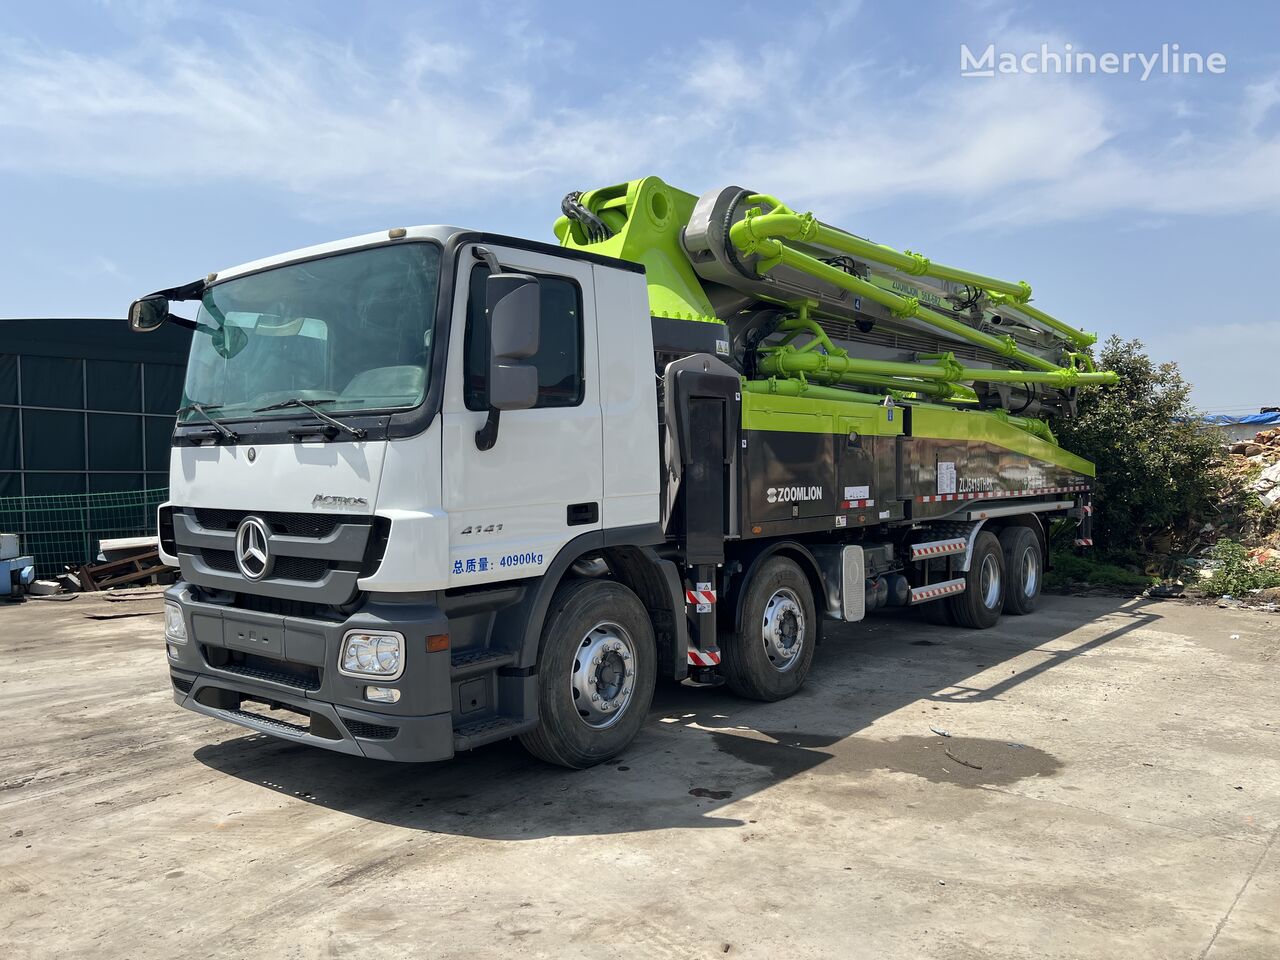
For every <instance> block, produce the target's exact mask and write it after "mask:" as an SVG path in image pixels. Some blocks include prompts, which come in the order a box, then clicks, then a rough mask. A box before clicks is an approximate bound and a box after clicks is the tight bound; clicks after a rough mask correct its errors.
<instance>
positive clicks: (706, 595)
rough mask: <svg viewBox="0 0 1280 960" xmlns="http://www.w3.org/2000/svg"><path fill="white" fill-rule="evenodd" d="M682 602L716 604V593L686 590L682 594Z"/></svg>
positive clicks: (712, 591)
mask: <svg viewBox="0 0 1280 960" xmlns="http://www.w3.org/2000/svg"><path fill="white" fill-rule="evenodd" d="M684 602H685V603H693V604H712V603H715V602H716V592H715V591H714V590H686V591H685V592H684Z"/></svg>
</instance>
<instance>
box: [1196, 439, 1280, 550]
mask: <svg viewBox="0 0 1280 960" xmlns="http://www.w3.org/2000/svg"><path fill="white" fill-rule="evenodd" d="M1225 452H1226V454H1227V455H1226V457H1225V458H1224V462H1223V465H1222V495H1221V497H1220V499H1219V504H1218V516H1216V517H1214V518H1212V519H1211V521H1210V523H1207V524H1206V525H1205V529H1204V530H1203V531H1202V533H1203V534H1207V535H1208V536H1206V537H1205V538H1204V539H1206V540H1217V539H1220V538H1222V537H1226V538H1229V539H1231V540H1235V541H1237V542H1238V543H1243V544H1244V545H1245V546H1247V547H1249V548H1250V550H1251V552H1253V553H1254V554H1255V555H1256V556H1257V558H1258V559H1260V560H1264V561H1265V560H1267V559H1280V429H1275V430H1263V431H1262V432H1260V433H1258V434H1255V435H1254V438H1253V439H1252V440H1239V441H1236V442H1234V443H1231V444H1228V445H1227V447H1226V451H1225Z"/></svg>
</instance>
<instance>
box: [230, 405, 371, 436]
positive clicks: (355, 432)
mask: <svg viewBox="0 0 1280 960" xmlns="http://www.w3.org/2000/svg"><path fill="white" fill-rule="evenodd" d="M334 402H335V401H333V400H303V399H302V398H301V397H290V398H289V399H288V400H281V401H280V402H279V403H269V404H267V405H266V406H265V407H259V408H258V409H257V410H255V411H253V412H254V413H266V412H267V411H268V410H284V409H286V408H288V407H302V408H303V409H304V410H309V411H310V412H311V413H313V414H315V417H316V419H317V420H321V421H323V422H324V423H327V424H329V426H331V427H337V428H338V429H339V430H345V431H346V432H347V433H349V434H351V436H353V437H355V438H356V439H357V440H363V439H364V438H365V433H366V431H365V430H364V429H363V428H361V427H353V426H350V425H349V424H345V423H343V422H342V421H341V420H338V419H335V418H334V417H331V416H329V415H328V414H327V413H325V412H324V411H323V410H317V409H316V408H315V407H314V406H312V404H316V403H334Z"/></svg>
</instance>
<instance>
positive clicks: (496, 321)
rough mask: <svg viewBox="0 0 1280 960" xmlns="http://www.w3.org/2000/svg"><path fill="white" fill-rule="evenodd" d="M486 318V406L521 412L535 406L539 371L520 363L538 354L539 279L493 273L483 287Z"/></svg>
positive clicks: (539, 333)
mask: <svg viewBox="0 0 1280 960" xmlns="http://www.w3.org/2000/svg"><path fill="white" fill-rule="evenodd" d="M485 307H486V312H487V313H488V315H489V406H490V407H491V408H492V409H494V410H524V409H527V408H529V407H532V406H533V405H534V404H535V403H537V402H538V369H537V367H535V366H533V365H532V364H528V363H521V362H520V361H522V360H527V359H528V358H529V357H531V356H533V355H534V354H535V353H537V352H538V344H539V342H540V340H541V331H542V315H541V310H542V296H541V291H540V289H539V285H538V278H537V277H531V276H529V275H528V274H524V273H495V274H492V275H491V276H490V277H489V279H488V280H487V281H486V283H485Z"/></svg>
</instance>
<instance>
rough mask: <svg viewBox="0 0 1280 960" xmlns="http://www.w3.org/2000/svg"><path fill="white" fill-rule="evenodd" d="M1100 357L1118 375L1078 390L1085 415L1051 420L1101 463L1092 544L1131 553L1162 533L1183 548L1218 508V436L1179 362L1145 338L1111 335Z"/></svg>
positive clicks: (1113, 555)
mask: <svg viewBox="0 0 1280 960" xmlns="http://www.w3.org/2000/svg"><path fill="white" fill-rule="evenodd" d="M1098 367H1099V369H1103V370H1114V371H1116V372H1117V373H1118V374H1120V382H1119V384H1117V385H1116V386H1114V387H1103V388H1094V389H1089V390H1081V391H1080V399H1079V407H1078V410H1079V416H1077V417H1075V418H1073V419H1070V420H1063V421H1059V422H1058V423H1055V424H1054V427H1055V429H1056V430H1057V432H1058V436H1059V440H1060V441H1061V443H1062V446H1063V447H1065V448H1066V449H1068V450H1071V451H1072V452H1074V453H1078V454H1079V455H1080V456H1082V457H1084V458H1085V459H1087V460H1090V461H1092V462H1093V463H1094V464H1095V465H1096V466H1097V470H1098V475H1097V478H1096V480H1095V482H1094V493H1095V502H1096V504H1097V507H1098V509H1097V512H1096V513H1095V515H1094V521H1093V538H1094V543H1095V545H1096V546H1095V549H1096V550H1097V552H1098V553H1099V555H1100V556H1101V557H1103V558H1106V559H1111V560H1120V561H1124V562H1130V563H1132V562H1135V561H1137V560H1138V558H1140V557H1143V556H1146V555H1147V554H1149V553H1150V552H1151V547H1152V542H1153V541H1154V540H1156V539H1157V538H1158V539H1160V540H1165V539H1166V538H1167V540H1168V542H1167V543H1165V544H1163V545H1162V546H1163V547H1164V550H1168V549H1170V548H1171V549H1172V550H1173V551H1177V550H1178V549H1179V548H1180V547H1185V546H1187V545H1189V544H1188V543H1187V542H1186V541H1188V540H1190V539H1191V538H1193V537H1194V535H1195V533H1196V532H1197V531H1198V530H1199V528H1200V527H1201V526H1202V525H1203V523H1204V521H1205V519H1206V518H1207V517H1210V516H1212V515H1213V510H1214V506H1215V504H1216V502H1217V499H1218V497H1217V491H1218V487H1219V479H1218V470H1217V468H1218V465H1219V463H1220V461H1221V458H1222V452H1221V449H1220V438H1219V437H1218V435H1217V434H1216V433H1214V432H1213V431H1210V430H1205V429H1203V428H1202V427H1201V426H1200V425H1199V414H1198V412H1197V411H1196V409H1195V408H1194V407H1193V406H1192V405H1191V399H1190V397H1191V385H1190V384H1189V383H1187V381H1186V380H1184V379H1183V377H1182V374H1181V373H1180V372H1179V370H1178V365H1177V364H1176V363H1161V364H1157V363H1155V362H1154V361H1153V360H1152V359H1151V358H1150V357H1149V356H1147V354H1146V353H1145V351H1144V348H1143V344H1142V342H1141V341H1139V340H1129V341H1121V340H1120V339H1119V338H1118V337H1111V338H1110V339H1109V340H1107V342H1106V343H1105V344H1104V345H1103V347H1102V350H1101V351H1100V353H1099V356H1098ZM1164 550H1162V552H1164Z"/></svg>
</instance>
